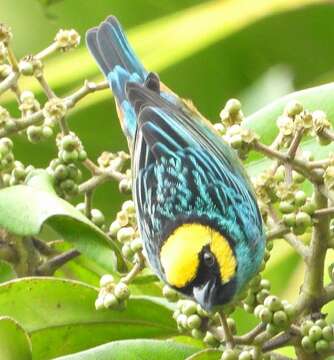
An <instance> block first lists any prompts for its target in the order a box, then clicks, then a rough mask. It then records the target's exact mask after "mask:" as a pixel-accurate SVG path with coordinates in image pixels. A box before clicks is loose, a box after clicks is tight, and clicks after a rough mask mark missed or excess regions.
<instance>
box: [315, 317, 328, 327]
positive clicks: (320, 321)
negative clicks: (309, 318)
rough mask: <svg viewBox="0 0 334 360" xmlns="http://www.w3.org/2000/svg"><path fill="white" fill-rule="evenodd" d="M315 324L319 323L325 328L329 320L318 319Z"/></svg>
mask: <svg viewBox="0 0 334 360" xmlns="http://www.w3.org/2000/svg"><path fill="white" fill-rule="evenodd" d="M315 325H318V326H320V327H321V329H322V328H324V327H325V326H326V325H327V321H326V320H325V319H318V320H317V321H316V322H315Z"/></svg>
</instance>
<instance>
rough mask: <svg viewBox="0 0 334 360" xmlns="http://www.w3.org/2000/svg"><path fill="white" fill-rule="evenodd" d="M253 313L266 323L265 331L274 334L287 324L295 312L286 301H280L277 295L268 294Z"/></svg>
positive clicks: (292, 318)
mask: <svg viewBox="0 0 334 360" xmlns="http://www.w3.org/2000/svg"><path fill="white" fill-rule="evenodd" d="M254 314H255V316H256V317H258V318H259V319H260V320H261V321H262V322H263V323H265V324H267V327H266V331H267V333H268V334H270V335H275V334H277V333H278V332H280V331H281V330H284V329H286V328H287V327H288V326H289V324H290V323H291V322H292V321H293V320H294V318H295V315H296V312H295V308H294V306H293V305H291V304H290V303H288V302H287V301H285V300H282V301H281V300H280V299H279V298H278V297H277V296H273V295H270V296H268V297H266V298H265V300H264V303H263V305H258V306H257V307H256V308H255V310H254Z"/></svg>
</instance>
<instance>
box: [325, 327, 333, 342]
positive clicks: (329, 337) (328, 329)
mask: <svg viewBox="0 0 334 360" xmlns="http://www.w3.org/2000/svg"><path fill="white" fill-rule="evenodd" d="M322 337H323V338H324V339H325V340H327V341H333V340H334V333H333V327H332V326H330V325H327V326H325V327H324V328H323V329H322Z"/></svg>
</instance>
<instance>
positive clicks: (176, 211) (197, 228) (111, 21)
mask: <svg viewBox="0 0 334 360" xmlns="http://www.w3.org/2000/svg"><path fill="white" fill-rule="evenodd" d="M86 44H87V47H88V49H89V51H90V53H91V55H92V56H93V58H94V59H95V61H96V62H97V64H98V66H99V68H100V70H101V71H102V72H103V74H104V75H105V77H106V79H107V80H108V83H109V85H110V88H111V90H112V93H113V95H114V98H115V103H116V109H117V113H118V117H119V119H120V123H121V127H122V130H123V132H124V134H125V136H126V138H127V140H128V144H129V151H130V154H131V169H132V180H133V181H132V183H133V189H132V192H133V200H134V203H135V208H136V216H137V223H138V230H139V233H140V236H141V238H142V241H143V245H144V251H145V254H146V256H147V258H148V262H149V264H150V266H151V267H152V269H153V271H154V272H155V273H156V275H157V276H158V277H159V278H160V279H161V280H162V281H163V282H164V283H166V284H167V285H169V286H170V287H171V288H173V289H175V290H176V291H177V292H179V293H181V294H183V295H184V296H186V297H188V298H190V299H193V300H195V301H196V302H197V303H198V304H200V305H201V306H202V308H203V309H205V310H208V311H211V310H212V309H214V308H216V307H220V306H223V305H225V304H229V303H232V302H233V301H235V300H236V299H237V297H238V295H239V294H241V293H242V291H243V290H244V289H245V287H246V286H247V284H248V283H249V281H250V280H251V278H252V277H253V276H254V275H256V274H257V273H258V271H259V268H260V266H261V263H262V261H263V257H264V249H265V235H264V226H263V221H262V218H261V214H260V211H259V207H258V205H257V200H256V196H255V193H254V190H253V188H252V185H251V182H250V180H249V178H248V175H247V173H246V171H245V170H244V168H243V166H242V164H241V162H240V161H239V158H238V156H237V154H236V152H235V151H234V150H233V149H232V148H231V147H230V146H229V145H228V144H227V143H226V142H225V141H224V140H223V139H222V137H221V136H220V135H219V134H218V133H217V132H216V130H215V129H214V127H213V125H212V124H211V123H210V122H209V121H208V120H207V119H205V117H204V116H203V115H201V114H200V113H199V111H198V110H197V109H196V108H195V107H194V106H193V104H192V103H191V102H189V101H188V100H183V99H182V98H181V97H179V96H178V95H176V94H175V93H174V92H173V91H172V90H170V89H169V88H168V87H167V86H166V85H164V84H163V82H161V81H160V78H159V76H158V75H157V74H156V73H154V72H150V71H147V70H146V69H145V67H144V65H143V64H142V63H141V62H140V60H139V58H138V57H137V56H136V54H135V52H134V50H133V49H132V47H131V45H130V43H129V41H128V39H127V38H126V35H125V33H124V31H123V29H122V27H121V25H120V23H119V21H118V20H117V18H116V17H114V16H109V17H108V18H107V19H106V20H105V21H103V22H101V23H100V25H99V26H97V27H94V28H91V29H89V30H88V31H87V33H86ZM180 76H181V75H180Z"/></svg>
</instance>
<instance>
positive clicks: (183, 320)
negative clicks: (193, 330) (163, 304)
mask: <svg viewBox="0 0 334 360" xmlns="http://www.w3.org/2000/svg"><path fill="white" fill-rule="evenodd" d="M176 322H177V323H178V325H180V326H182V327H183V328H184V329H186V328H187V326H188V318H187V316H186V315H184V314H180V315H179V316H178V317H177V319H176Z"/></svg>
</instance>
